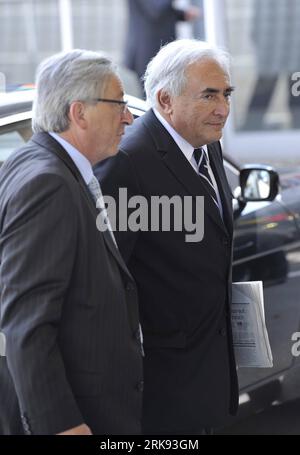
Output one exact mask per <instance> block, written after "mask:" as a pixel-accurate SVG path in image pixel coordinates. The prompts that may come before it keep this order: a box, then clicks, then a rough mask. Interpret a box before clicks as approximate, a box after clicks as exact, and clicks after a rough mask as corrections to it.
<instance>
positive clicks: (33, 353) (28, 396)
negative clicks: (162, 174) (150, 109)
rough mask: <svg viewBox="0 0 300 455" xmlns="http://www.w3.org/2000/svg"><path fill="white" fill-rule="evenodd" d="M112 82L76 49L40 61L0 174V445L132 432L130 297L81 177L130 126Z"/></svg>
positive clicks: (136, 421)
mask: <svg viewBox="0 0 300 455" xmlns="http://www.w3.org/2000/svg"><path fill="white" fill-rule="evenodd" d="M115 71H116V70H115V67H114V66H113V64H112V62H111V61H110V60H108V59H107V58H104V57H102V56H101V55H100V54H97V53H94V52H88V51H82V50H74V51H71V52H68V53H65V54H58V55H56V56H53V57H51V58H49V59H47V60H46V61H45V62H43V63H42V64H41V66H40V68H39V71H38V76H37V95H36V100H35V102H34V107H33V130H34V132H35V134H34V135H33V137H32V139H31V140H30V141H29V142H28V144H27V145H25V146H24V147H23V148H21V149H20V150H18V151H17V152H15V153H14V154H13V155H12V156H11V157H10V158H9V159H8V160H7V161H6V162H5V164H4V165H3V167H2V168H1V171H0V207H1V211H0V226H1V234H0V282H1V321H0V322H1V332H2V333H1V340H2V349H1V354H2V356H1V357H0V397H1V398H0V401H1V407H0V431H1V433H2V434H3V433H4V434H16V433H24V432H25V433H27V434H56V433H59V434H82V435H83V434H92V433H94V434H137V433H139V432H140V417H141V404H142V394H141V391H142V346H141V336H140V328H139V318H138V303H137V293H136V287H135V283H134V281H133V278H132V276H131V274H130V273H129V271H128V269H127V267H126V265H125V263H124V261H123V259H122V258H121V255H120V253H119V250H118V249H117V247H116V245H115V240H114V237H113V233H112V232H110V230H109V222H108V220H107V214H106V213H105V211H103V210H102V211H101V212H99V210H98V209H97V208H96V200H98V201H97V204H98V205H99V204H100V206H101V192H100V187H99V184H98V182H97V179H96V178H95V176H94V175H93V171H92V165H94V164H95V163H96V162H98V161H101V160H102V159H104V158H107V157H108V156H112V155H114V154H115V153H116V151H117V147H118V144H119V141H120V139H121V136H122V134H123V132H124V128H125V126H126V125H127V124H130V123H131V122H132V115H131V113H130V112H129V111H128V110H127V107H126V103H125V101H123V88H122V85H121V81H120V79H119V78H118V77H117V75H116V72H115ZM99 201H100V202H99ZM99 216H100V217H102V218H103V219H104V220H105V223H104V224H105V226H106V228H107V229H106V230H105V229H102V231H99V230H98V229H97V226H98V225H99V223H98V222H97V225H96V221H97V219H98V217H99ZM4 339H5V344H6V348H5V350H4V348H3V345H4V341H3V340H4Z"/></svg>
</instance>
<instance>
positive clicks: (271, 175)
mask: <svg viewBox="0 0 300 455" xmlns="http://www.w3.org/2000/svg"><path fill="white" fill-rule="evenodd" d="M240 188H241V194H240V196H239V200H240V201H241V202H244V203H246V202H252V201H253V202H254V201H273V199H275V197H276V196H277V194H278V190H279V176H278V174H277V172H276V171H274V169H272V168H271V167H270V166H262V165H247V166H244V167H243V168H242V169H241V170H240Z"/></svg>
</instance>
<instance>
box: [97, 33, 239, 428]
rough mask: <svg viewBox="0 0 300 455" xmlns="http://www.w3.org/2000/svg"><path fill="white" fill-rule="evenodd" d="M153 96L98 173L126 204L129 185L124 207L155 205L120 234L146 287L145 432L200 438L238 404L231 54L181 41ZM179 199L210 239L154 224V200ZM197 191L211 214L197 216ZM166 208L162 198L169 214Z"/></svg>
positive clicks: (164, 54)
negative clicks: (227, 165) (228, 154)
mask: <svg viewBox="0 0 300 455" xmlns="http://www.w3.org/2000/svg"><path fill="white" fill-rule="evenodd" d="M145 89H146V93H147V100H148V102H149V104H150V106H151V107H152V109H150V110H149V111H148V112H147V113H146V114H145V115H143V116H142V117H140V118H139V119H137V120H135V122H134V123H133V125H132V126H131V127H129V128H128V130H127V131H126V135H125V137H124V139H123V141H122V142H121V150H120V152H119V153H118V154H117V155H116V156H115V157H113V158H111V159H109V160H106V161H105V162H103V165H101V164H100V165H99V166H97V168H96V169H95V174H96V175H97V177H98V178H99V180H100V182H101V186H102V189H103V192H104V194H109V195H112V196H114V197H115V199H116V200H118V194H119V189H120V192H121V191H124V190H122V188H125V189H126V191H127V195H128V198H130V199H129V202H130V203H129V202H128V207H132V208H134V207H135V201H142V198H140V199H136V200H134V199H131V198H132V196H137V195H138V196H143V197H144V198H146V201H147V203H148V208H149V210H148V211H147V212H145V210H144V211H142V212H141V216H142V217H143V216H144V220H143V222H142V221H140V225H141V226H142V229H140V230H137V229H132V226H131V222H130V221H131V220H132V218H131V220H130V219H129V220H128V221H129V222H128V229H127V230H124V229H123V230H122V231H120V232H118V231H116V233H115V234H116V239H117V243H118V245H119V248H120V251H121V253H122V255H123V257H124V258H125V260H126V262H127V264H128V268H129V270H130V271H131V273H132V274H133V276H134V278H135V280H136V283H137V286H138V292H139V302H140V314H141V321H142V328H143V335H144V348H145V358H144V381H145V387H144V402H143V431H144V432H145V433H152V434H157V433H166V434H168V433H169V434H176V433H177V434H201V433H203V432H204V433H205V431H207V429H209V431H210V429H212V428H214V427H217V426H219V425H221V424H222V423H224V421H225V420H226V419H227V417H228V416H229V414H234V413H235V412H236V408H237V403H238V388H237V377H236V366H235V360H234V353H233V345H232V334H231V321H230V300H231V263H232V232H233V223H232V206H231V202H232V200H231V190H230V188H229V185H228V182H227V179H226V175H225V172H224V168H223V162H222V151H221V147H220V143H219V142H218V141H219V139H220V138H221V135H222V128H223V126H224V124H225V121H226V119H227V116H228V114H229V98H230V95H231V92H232V90H233V87H232V86H231V85H230V79H229V72H228V56H227V54H226V53H224V52H223V51H221V50H219V49H212V48H209V47H208V45H207V44H206V43H203V42H199V41H196V40H179V41H175V42H173V43H170V44H168V45H166V46H165V47H163V48H162V49H161V50H160V51H159V53H158V54H157V55H156V57H155V58H154V59H153V60H152V62H151V63H150V64H149V65H148V68H147V72H146V79H145ZM178 196H179V197H180V198H181V201H182V206H184V204H185V201H186V200H187V198H190V199H192V204H190V205H187V206H186V207H185V209H186V210H187V212H184V213H188V212H189V214H190V215H191V217H192V219H193V220H194V222H196V224H197V223H198V224H201V223H202V222H203V221H204V235H203V236H199V235H197V236H196V235H195V237H194V239H193V238H189V240H188V239H187V232H186V231H187V229H184V228H182V229H180V230H179V229H175V227H176V226H177V227H178V221H179V220H180V219H181V217H180V213H179V215H178V211H177V209H178V207H177V209H176V210H175V209H174V211H173V213H174V214H175V213H176V214H177V215H176V216H175V215H174V219H173V222H172V214H171V222H170V229H169V232H167V231H166V229H165V228H162V223H161V222H160V225H159V226H160V228H159V229H157V225H158V222H157V213H153V212H152V205H153V201H154V199H155V198H157V197H164V198H166V197H168V198H169V201H170V200H171V198H173V201H175V199H174V197H177V198H178ZM201 196H202V197H204V211H202V212H201V211H200V212H199V211H198V212H197V210H196V209H197V207H196V201H197V197H198V198H199V197H201ZM190 199H189V201H190ZM120 201H121V198H120ZM165 201H166V199H165ZM119 209H120V214H123V215H124V207H120V208H119ZM166 210H168V207H167V204H165V205H164V204H163V203H162V215H164V216H165V217H166V216H167V214H166ZM131 212H132V213H130V212H129V211H128V213H129V217H131V216H135V217H136V214H135V213H134V212H133V211H132V209H131ZM169 213H171V211H170V212H169ZM123 215H122V216H123ZM120 216H121V215H120ZM182 216H183V215H182ZM196 216H197V217H198V219H196ZM150 217H151V219H152V221H153V217H154V218H155V219H154V223H152V221H151V225H150V221H149V223H148V230H147V229H146V224H147V223H146V222H147V218H148V219H150ZM176 217H177V218H176ZM201 218H202V219H201ZM153 225H154V226H155V228H154V229H152V226H153ZM172 226H173V229H172ZM134 230H136V232H134ZM202 237H203V238H202Z"/></svg>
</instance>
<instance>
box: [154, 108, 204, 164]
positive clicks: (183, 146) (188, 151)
mask: <svg viewBox="0 0 300 455" xmlns="http://www.w3.org/2000/svg"><path fill="white" fill-rule="evenodd" d="M153 112H154V114H155V116H156V117H157V119H158V120H159V121H160V123H161V124H162V125H163V126H164V127H165V128H166V130H167V131H168V133H169V134H170V135H171V136H172V138H173V139H174V141H175V142H176V144H177V145H178V147H179V148H180V150H181V151H182V153H183V154H184V156H185V157H186V158H187V160H188V161H189V162H191V161H192V159H193V153H194V147H193V146H192V145H191V144H190V143H189V142H187V141H186V140H185V139H184V138H183V137H182V136H180V134H178V133H177V131H176V130H174V128H173V127H172V126H171V125H170V123H169V122H167V120H166V119H165V118H164V117H163V116H162V115H161V114H160V113H159V112H158V110H156V109H153ZM201 148H203V150H204V152H205V154H206V160H207V161H208V162H209V156H208V151H207V146H206V145H202V146H201Z"/></svg>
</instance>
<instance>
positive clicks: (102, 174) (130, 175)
mask: <svg viewBox="0 0 300 455" xmlns="http://www.w3.org/2000/svg"><path fill="white" fill-rule="evenodd" d="M94 173H95V175H96V176H97V178H98V180H99V182H100V185H101V189H102V192H103V194H104V195H108V196H112V197H113V198H114V200H115V201H116V207H117V210H116V227H117V229H116V231H115V233H114V234H115V238H116V241H117V244H118V247H119V249H120V252H121V255H122V257H123V259H124V260H125V262H126V263H128V261H129V260H130V258H131V255H132V252H133V249H134V246H135V243H136V242H137V240H138V237H139V232H133V231H131V230H130V229H128V228H127V229H126V230H123V229H118V227H119V226H120V224H119V221H120V216H121V217H122V215H123V214H124V212H125V211H126V212H127V213H126V215H127V216H123V218H124V220H125V217H126V221H127V220H128V217H129V215H130V213H131V211H133V210H129V209H126V208H125V207H124V204H122V205H121V206H120V204H119V201H121V200H122V197H120V195H121V193H122V192H123V194H126V196H127V202H128V200H129V199H130V198H131V197H132V196H136V195H140V194H142V192H141V190H140V189H139V183H138V179H137V176H136V173H135V170H134V167H133V165H132V163H131V159H130V157H129V156H128V154H127V153H126V152H125V151H122V150H121V151H120V152H119V153H118V154H117V155H116V156H114V157H113V158H109V159H108V160H106V161H105V162H103V163H99V164H98V165H97V166H96V167H95V168H94ZM124 189H125V191H126V193H125V192H124ZM119 215H120V216H119Z"/></svg>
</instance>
